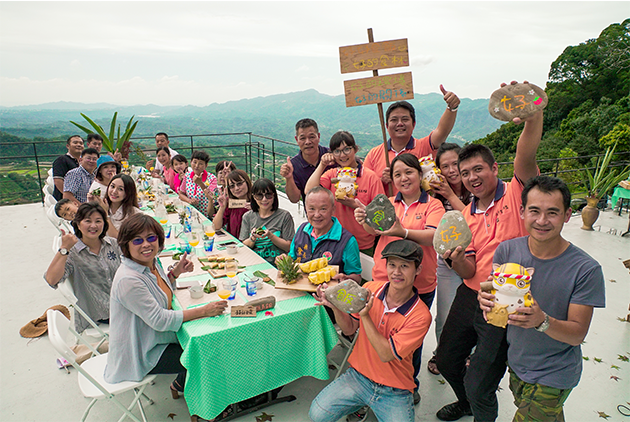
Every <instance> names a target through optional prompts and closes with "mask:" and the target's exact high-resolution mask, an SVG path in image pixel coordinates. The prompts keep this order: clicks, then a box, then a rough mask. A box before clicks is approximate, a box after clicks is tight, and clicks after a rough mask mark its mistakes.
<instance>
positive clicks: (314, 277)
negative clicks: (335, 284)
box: [308, 266, 337, 284]
mask: <svg viewBox="0 0 630 422" xmlns="http://www.w3.org/2000/svg"><path fill="white" fill-rule="evenodd" d="M335 275H337V271H336V270H335V269H334V268H333V267H330V266H327V267H324V268H322V269H320V270H317V271H315V272H312V273H310V274H309V275H308V281H310V282H311V283H312V284H322V283H327V282H329V281H330V280H331V279H332V278H333V277H334V276H335Z"/></svg>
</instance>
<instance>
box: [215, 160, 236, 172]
mask: <svg viewBox="0 0 630 422" xmlns="http://www.w3.org/2000/svg"><path fill="white" fill-rule="evenodd" d="M225 163H230V165H229V166H228V168H229V169H230V171H234V170H236V164H234V161H230V160H221V161H219V162H218V163H217V165H216V166H214V172H215V173H217V174H218V173H219V172H220V171H221V170H223V169H224V168H225Z"/></svg>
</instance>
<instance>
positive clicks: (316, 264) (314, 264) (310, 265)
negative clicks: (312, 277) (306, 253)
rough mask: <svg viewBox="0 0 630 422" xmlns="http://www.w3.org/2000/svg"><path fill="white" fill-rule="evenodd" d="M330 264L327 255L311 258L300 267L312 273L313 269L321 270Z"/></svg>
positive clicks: (303, 270)
mask: <svg viewBox="0 0 630 422" xmlns="http://www.w3.org/2000/svg"><path fill="white" fill-rule="evenodd" d="M327 265H328V258H326V257H325V256H323V257H321V258H317V259H311V260H310V261H308V262H305V263H304V264H300V269H301V270H302V272H304V273H312V272H313V271H317V270H320V269H322V268H324V267H325V266H327Z"/></svg>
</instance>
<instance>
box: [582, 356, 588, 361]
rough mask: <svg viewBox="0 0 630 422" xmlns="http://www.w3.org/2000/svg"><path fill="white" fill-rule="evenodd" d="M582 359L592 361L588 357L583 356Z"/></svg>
mask: <svg viewBox="0 0 630 422" xmlns="http://www.w3.org/2000/svg"><path fill="white" fill-rule="evenodd" d="M582 359H584V360H590V359H589V357H588V356H582Z"/></svg>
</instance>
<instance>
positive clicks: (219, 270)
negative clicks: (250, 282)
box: [197, 258, 245, 278]
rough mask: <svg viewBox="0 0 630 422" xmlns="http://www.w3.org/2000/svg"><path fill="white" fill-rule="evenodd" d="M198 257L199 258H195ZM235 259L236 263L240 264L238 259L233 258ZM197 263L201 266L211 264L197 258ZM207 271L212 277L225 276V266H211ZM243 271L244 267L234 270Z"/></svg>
mask: <svg viewBox="0 0 630 422" xmlns="http://www.w3.org/2000/svg"><path fill="white" fill-rule="evenodd" d="M197 259H199V258H197ZM234 260H235V261H236V265H239V266H242V265H241V264H240V263H239V262H238V259H234ZM199 264H201V266H202V267H205V266H208V265H210V264H211V262H205V261H201V260H199ZM206 271H208V274H210V275H211V276H212V278H221V277H227V273H226V272H225V268H213V269H210V270H206ZM243 271H245V269H244V268H238V269H237V270H236V273H237V274H238V273H242V272H243Z"/></svg>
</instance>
